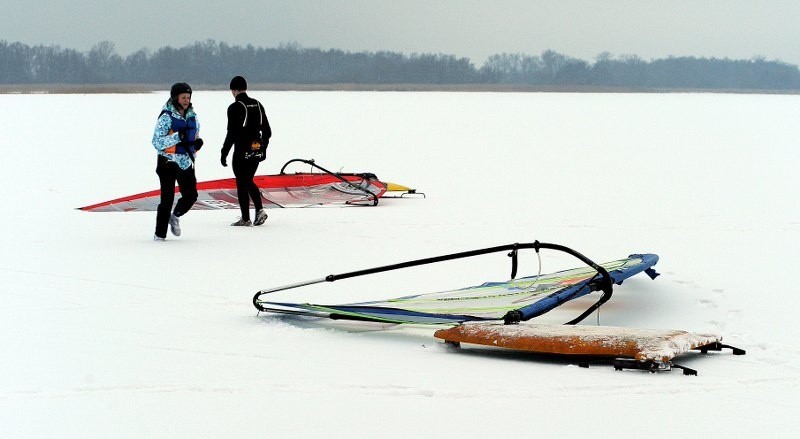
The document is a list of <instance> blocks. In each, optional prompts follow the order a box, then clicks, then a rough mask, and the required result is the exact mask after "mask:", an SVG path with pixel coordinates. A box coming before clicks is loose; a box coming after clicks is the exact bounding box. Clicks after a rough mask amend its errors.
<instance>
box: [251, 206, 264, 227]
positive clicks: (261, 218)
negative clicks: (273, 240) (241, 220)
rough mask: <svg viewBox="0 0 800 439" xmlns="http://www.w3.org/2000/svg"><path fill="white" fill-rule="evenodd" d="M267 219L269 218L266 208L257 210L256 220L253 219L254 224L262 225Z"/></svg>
mask: <svg viewBox="0 0 800 439" xmlns="http://www.w3.org/2000/svg"><path fill="white" fill-rule="evenodd" d="M266 220H267V212H264V209H261V210H259V211H258V212H256V220H255V221H253V225H254V226H260V225H262V224H264V222H265V221H266Z"/></svg>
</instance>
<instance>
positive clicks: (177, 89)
mask: <svg viewBox="0 0 800 439" xmlns="http://www.w3.org/2000/svg"><path fill="white" fill-rule="evenodd" d="M183 93H189V94H192V87H189V84H187V83H185V82H176V83H175V84H172V88H171V89H170V90H169V96H170V97H171V98H172V100H173V101H174V100H175V99H178V95H181V94H183Z"/></svg>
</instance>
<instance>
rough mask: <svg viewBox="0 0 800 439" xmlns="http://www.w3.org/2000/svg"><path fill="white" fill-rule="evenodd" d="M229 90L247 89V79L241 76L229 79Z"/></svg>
mask: <svg viewBox="0 0 800 439" xmlns="http://www.w3.org/2000/svg"><path fill="white" fill-rule="evenodd" d="M231 90H247V81H246V80H245V79H244V78H242V77H241V76H234V77H233V79H231Z"/></svg>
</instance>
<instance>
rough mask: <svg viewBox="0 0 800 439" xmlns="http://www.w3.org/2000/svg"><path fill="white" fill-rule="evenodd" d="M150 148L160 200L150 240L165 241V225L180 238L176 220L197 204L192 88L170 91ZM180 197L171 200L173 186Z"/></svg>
mask: <svg viewBox="0 0 800 439" xmlns="http://www.w3.org/2000/svg"><path fill="white" fill-rule="evenodd" d="M153 146H154V147H155V148H156V151H158V162H157V164H156V174H158V179H159V180H160V182H161V201H160V203H159V205H158V211H157V213H156V233H155V235H153V239H154V240H156V241H163V240H165V239H166V238H167V226H169V228H170V230H171V231H172V234H173V235H175V236H181V226H180V220H179V218H180V217H181V216H182V215H184V214H185V213H186V212H188V211H189V209H191V208H192V205H193V204H194V202H195V201H197V178H196V177H195V174H194V161H195V154H196V153H197V151H199V150H200V148H201V147H202V146H203V139H201V138H200V124H199V123H198V121H197V114H196V113H195V112H194V109H193V108H192V88H191V87H190V86H189V84H187V83H185V82H178V83H176V84H174V85H173V86H172V88H171V89H170V98H169V100H168V101H167V103H166V104H164V108H163V109H162V110H161V114H159V116H158V121H157V122H156V129H155V132H154V133H153ZM176 182H177V183H178V187H179V189H180V192H181V198H180V199H179V200H178V203H177V204H175V209H173V208H172V203H173V201H174V200H175V183H176Z"/></svg>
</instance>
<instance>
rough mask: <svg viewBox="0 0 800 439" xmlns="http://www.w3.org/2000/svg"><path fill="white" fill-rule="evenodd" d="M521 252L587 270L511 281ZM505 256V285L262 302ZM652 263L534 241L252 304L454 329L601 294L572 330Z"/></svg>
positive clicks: (649, 258)
mask: <svg viewBox="0 0 800 439" xmlns="http://www.w3.org/2000/svg"><path fill="white" fill-rule="evenodd" d="M523 248H533V249H536V251H537V253H538V251H539V249H542V248H548V249H555V250H561V251H566V252H567V253H570V254H572V255H573V256H576V257H578V259H581V260H582V261H583V262H585V263H586V264H587V266H586V267H581V268H575V269H571V270H565V271H560V272H557V273H552V274H543V275H536V276H528V277H522V278H519V279H514V277H515V274H516V267H517V259H516V258H517V253H516V252H517V251H518V250H519V249H523ZM508 250H511V253H509V256H511V257H512V264H513V269H512V276H511V277H512V279H511V280H508V281H503V282H487V283H483V284H481V285H476V286H472V287H467V288H461V289H457V290H449V291H441V292H436V293H427V294H418V295H412V296H404V297H398V298H394V299H388V300H379V301H370V302H359V303H347V304H338V305H321V304H311V303H290V302H277V301H275V302H273V301H268V300H264V296H265V295H266V294H270V293H274V292H277V291H282V290H287V289H291V288H296V287H300V286H306V285H311V284H314V283H319V282H324V281H327V282H332V281H334V280H338V279H344V278H348V277H355V276H361V275H365V274H373V273H378V272H382V271H388V270H394V269H398V268H405V267H410V266H415V265H422V264H428V263H433V262H440V261H443V260H449V259H457V258H462V257H470V256H476V255H479V254H485V253H491V252H496V251H508ZM657 262H658V256H657V255H654V254H633V255H630V256H628V257H627V258H624V259H619V260H616V261H611V262H607V263H604V264H595V263H594V262H592V261H591V260H589V259H588V258H585V257H584V256H583V255H580V254H579V253H577V252H574V251H573V250H571V249H568V248H566V247H563V246H559V245H556V244H546V243H540V242H538V241H537V242H535V243H531V244H511V245H508V246H500V247H492V248H488V249H481V250H474V251H470V252H463V253H457V254H453V255H445V256H439V257H435V258H428V259H421V260H416V261H409V262H405V263H401V264H395V265H391V266H386V267H378V268H373V269H368V270H361V271H357V272H352V273H345V274H342V275H330V276H327V277H325V278H323V279H318V280H314V281H308V282H301V283H298V284H293V285H288V286H285V287H279V288H274V289H270V290H262V291H259V292H258V293H256V295H255V297H254V298H253V303H254V305H255V306H256V308H257V309H258V310H259V311H266V312H274V313H283V314H297V315H307V316H316V317H327V318H331V319H348V320H365V321H376V322H388V323H412V324H458V323H463V322H468V321H489V320H503V321H505V322H506V323H516V322H519V321H524V320H529V319H532V318H534V317H537V316H540V315H542V314H545V313H547V312H548V311H551V310H553V309H554V308H556V307H558V306H560V305H562V304H564V303H565V302H567V301H570V300H573V299H577V298H579V297H583V296H585V295H587V294H589V293H591V292H593V291H602V296H601V298H600V300H598V302H597V303H595V304H594V305H593V306H592V307H591V308H589V309H588V310H586V311H585V312H584V313H583V314H582V315H581V316H579V317H578V318H576V319H575V320H573V321H571V322H568V323H572V324H574V323H577V322H579V321H580V320H582V319H583V318H585V317H586V316H588V315H589V314H590V313H591V312H592V311H594V310H596V309H597V308H599V307H600V306H601V305H602V304H603V303H605V302H606V301H607V300H608V299H609V298H610V297H611V292H612V288H613V285H614V284H617V285H619V284H621V283H622V281H624V280H625V279H627V278H629V277H631V276H634V275H636V274H638V273H641V272H643V271H644V272H647V274H648V275H650V277H651V278H655V276H657V275H658V274H657V273H656V272H655V271H654V269H653V268H652V267H653V266H654V265H655V264H656V263H657Z"/></svg>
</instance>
